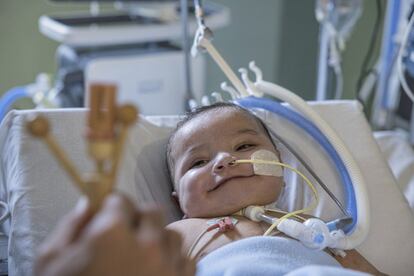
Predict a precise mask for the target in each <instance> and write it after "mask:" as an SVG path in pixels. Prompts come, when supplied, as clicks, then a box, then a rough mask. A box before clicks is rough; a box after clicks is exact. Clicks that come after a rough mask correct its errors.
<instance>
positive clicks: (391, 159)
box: [374, 130, 414, 214]
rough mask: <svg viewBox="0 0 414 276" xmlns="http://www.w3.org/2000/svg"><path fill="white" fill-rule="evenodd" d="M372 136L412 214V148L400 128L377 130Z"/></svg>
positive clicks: (413, 166)
mask: <svg viewBox="0 0 414 276" xmlns="http://www.w3.org/2000/svg"><path fill="white" fill-rule="evenodd" d="M374 137H375V139H376V140H377V142H378V145H379V146H380V148H381V152H382V154H383V156H384V158H385V159H386V160H387V161H388V164H389V165H390V167H391V170H392V173H393V174H394V176H395V178H396V179H397V184H398V186H399V188H400V190H401V191H402V192H403V193H404V195H405V198H406V199H407V201H408V204H410V207H411V210H412V211H413V214H414V148H413V146H412V145H410V143H409V141H408V133H406V132H404V131H402V130H400V131H399V130H395V131H377V132H375V133H374Z"/></svg>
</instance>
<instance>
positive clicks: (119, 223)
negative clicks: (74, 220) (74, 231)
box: [82, 194, 136, 240]
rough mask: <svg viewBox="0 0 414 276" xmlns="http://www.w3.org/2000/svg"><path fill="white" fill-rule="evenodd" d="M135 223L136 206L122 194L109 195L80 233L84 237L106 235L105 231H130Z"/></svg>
mask: <svg viewBox="0 0 414 276" xmlns="http://www.w3.org/2000/svg"><path fill="white" fill-rule="evenodd" d="M135 224H136V208H135V206H134V204H133V203H132V202H131V201H130V200H129V199H128V198H127V197H126V196H124V195H122V194H112V195H109V196H108V197H107V198H106V199H105V200H104V202H103V203H102V207H101V209H100V210H99V211H98V212H97V213H96V214H95V215H94V217H93V218H92V219H91V221H90V223H89V225H88V227H87V228H86V229H85V231H84V233H82V237H83V238H84V239H86V240H87V239H88V238H89V237H94V239H99V237H100V236H102V235H106V234H107V232H110V231H114V230H122V231H127V232H131V233H132V229H133V226H134V225H135Z"/></svg>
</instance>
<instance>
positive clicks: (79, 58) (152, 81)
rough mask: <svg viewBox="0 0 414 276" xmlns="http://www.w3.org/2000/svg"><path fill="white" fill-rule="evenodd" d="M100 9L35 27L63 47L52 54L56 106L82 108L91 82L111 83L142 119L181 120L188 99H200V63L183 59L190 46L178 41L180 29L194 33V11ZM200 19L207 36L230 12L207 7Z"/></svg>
mask: <svg viewBox="0 0 414 276" xmlns="http://www.w3.org/2000/svg"><path fill="white" fill-rule="evenodd" d="M55 1H57V2H64V1H65V0H55ZM85 2H89V1H85ZM99 2H100V1H94V2H91V5H90V12H89V13H88V14H73V13H71V14H56V15H44V16H42V17H41V18H40V19H39V28H40V31H41V32H42V33H43V34H44V35H45V36H47V37H49V38H50V39H53V40H55V41H58V42H59V43H61V45H60V46H59V47H58V49H57V54H56V56H57V62H58V72H57V78H56V95H57V104H58V105H59V106H61V107H81V106H84V105H85V99H87V98H88V97H87V96H86V97H85V95H87V94H88V91H87V90H85V87H89V84H91V83H94V82H110V83H116V85H117V87H118V89H119V96H118V100H119V101H120V102H121V103H123V102H131V103H135V104H137V105H138V106H140V109H141V110H142V113H143V114H147V115H149V114H158V115H161V114H164V115H165V114H179V113H183V112H184V110H185V103H186V101H187V100H188V99H189V98H196V99H200V98H201V96H202V93H203V90H204V86H205V62H204V60H203V58H199V59H193V60H191V62H190V60H189V59H188V58H186V56H187V54H186V52H188V49H187V48H188V47H187V45H188V44H189V43H190V41H189V40H190V39H189V38H188V35H187V36H183V32H184V31H185V29H184V28H183V26H188V28H187V32H194V30H195V20H194V12H193V11H194V8H193V7H192V5H191V6H189V5H188V4H189V3H188V2H186V1H181V6H180V2H179V1H173V0H164V1H154V0H135V1H115V2H114V7H115V10H114V11H110V12H107V11H101V10H100V8H99ZM103 2H108V1H103ZM182 6H184V9H186V10H187V11H189V16H186V17H185V18H182V19H183V20H185V22H180V10H181V11H182ZM182 14H184V15H185V13H181V15H182ZM206 16H207V20H209V22H210V24H211V25H212V26H213V28H219V27H222V26H225V25H226V24H228V20H229V15H228V10H227V9H226V8H224V7H222V6H219V5H215V4H210V5H207V10H206ZM183 38H184V39H183ZM184 61H186V62H184ZM190 63H191V64H190ZM190 65H191V74H190V70H189V67H190ZM190 79H191V81H190ZM190 86H191V87H190ZM192 91H194V93H193V92H192Z"/></svg>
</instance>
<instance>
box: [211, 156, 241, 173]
mask: <svg viewBox="0 0 414 276" xmlns="http://www.w3.org/2000/svg"><path fill="white" fill-rule="evenodd" d="M235 161H236V158H235V157H233V156H231V155H230V154H228V153H219V154H218V155H217V157H216V160H215V162H214V166H213V171H214V172H221V171H223V170H224V169H225V168H228V167H231V166H234V165H236V162H235Z"/></svg>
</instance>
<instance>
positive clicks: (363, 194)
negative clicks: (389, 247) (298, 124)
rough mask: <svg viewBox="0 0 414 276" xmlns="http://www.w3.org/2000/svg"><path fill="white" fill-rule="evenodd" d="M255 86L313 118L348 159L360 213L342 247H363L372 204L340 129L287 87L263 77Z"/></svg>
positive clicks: (347, 165)
mask: <svg viewBox="0 0 414 276" xmlns="http://www.w3.org/2000/svg"><path fill="white" fill-rule="evenodd" d="M255 85H256V87H257V88H258V89H259V90H262V91H263V92H264V93H266V94H268V95H271V96H273V97H275V98H278V99H280V100H282V101H285V102H287V103H289V104H290V105H291V106H292V107H294V108H295V109H296V110H297V111H299V112H300V113H302V114H303V115H304V116H305V117H307V118H308V119H309V120H311V121H312V122H313V123H314V124H315V125H316V126H317V127H318V128H319V130H320V131H321V132H322V133H324V134H325V136H326V138H327V139H328V140H329V142H330V143H331V144H332V146H333V147H334V148H335V150H336V151H337V152H338V155H339V156H340V157H341V159H342V161H343V162H344V165H345V167H346V168H347V170H348V172H349V175H350V177H351V180H352V183H353V184H354V190H355V199H356V206H357V215H358V219H357V223H356V226H355V229H354V231H353V232H352V233H351V234H350V235H348V236H346V242H345V243H344V244H343V248H339V249H345V250H347V249H353V248H355V247H357V246H359V245H360V244H361V243H362V242H363V241H364V240H365V238H366V236H367V235H368V231H369V225H370V206H369V199H368V196H367V189H366V186H365V182H364V179H363V177H362V173H361V171H360V169H359V167H358V165H357V164H356V162H355V160H354V158H353V156H352V154H351V153H350V152H349V150H348V148H347V147H346V146H345V144H344V142H343V141H342V140H341V138H339V136H338V135H337V134H336V132H335V131H334V130H333V129H332V128H331V127H330V125H329V124H328V123H326V122H325V120H324V119H322V117H321V116H320V115H319V114H318V113H316V112H315V111H314V110H313V109H312V108H311V107H310V106H309V105H308V104H307V103H306V102H305V101H304V100H303V99H302V98H300V97H299V96H297V95H296V94H294V93H293V92H291V91H289V90H287V89H286V88H283V87H281V86H279V85H276V84H274V83H270V82H266V81H263V80H259V81H258V82H256V83H255Z"/></svg>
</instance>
